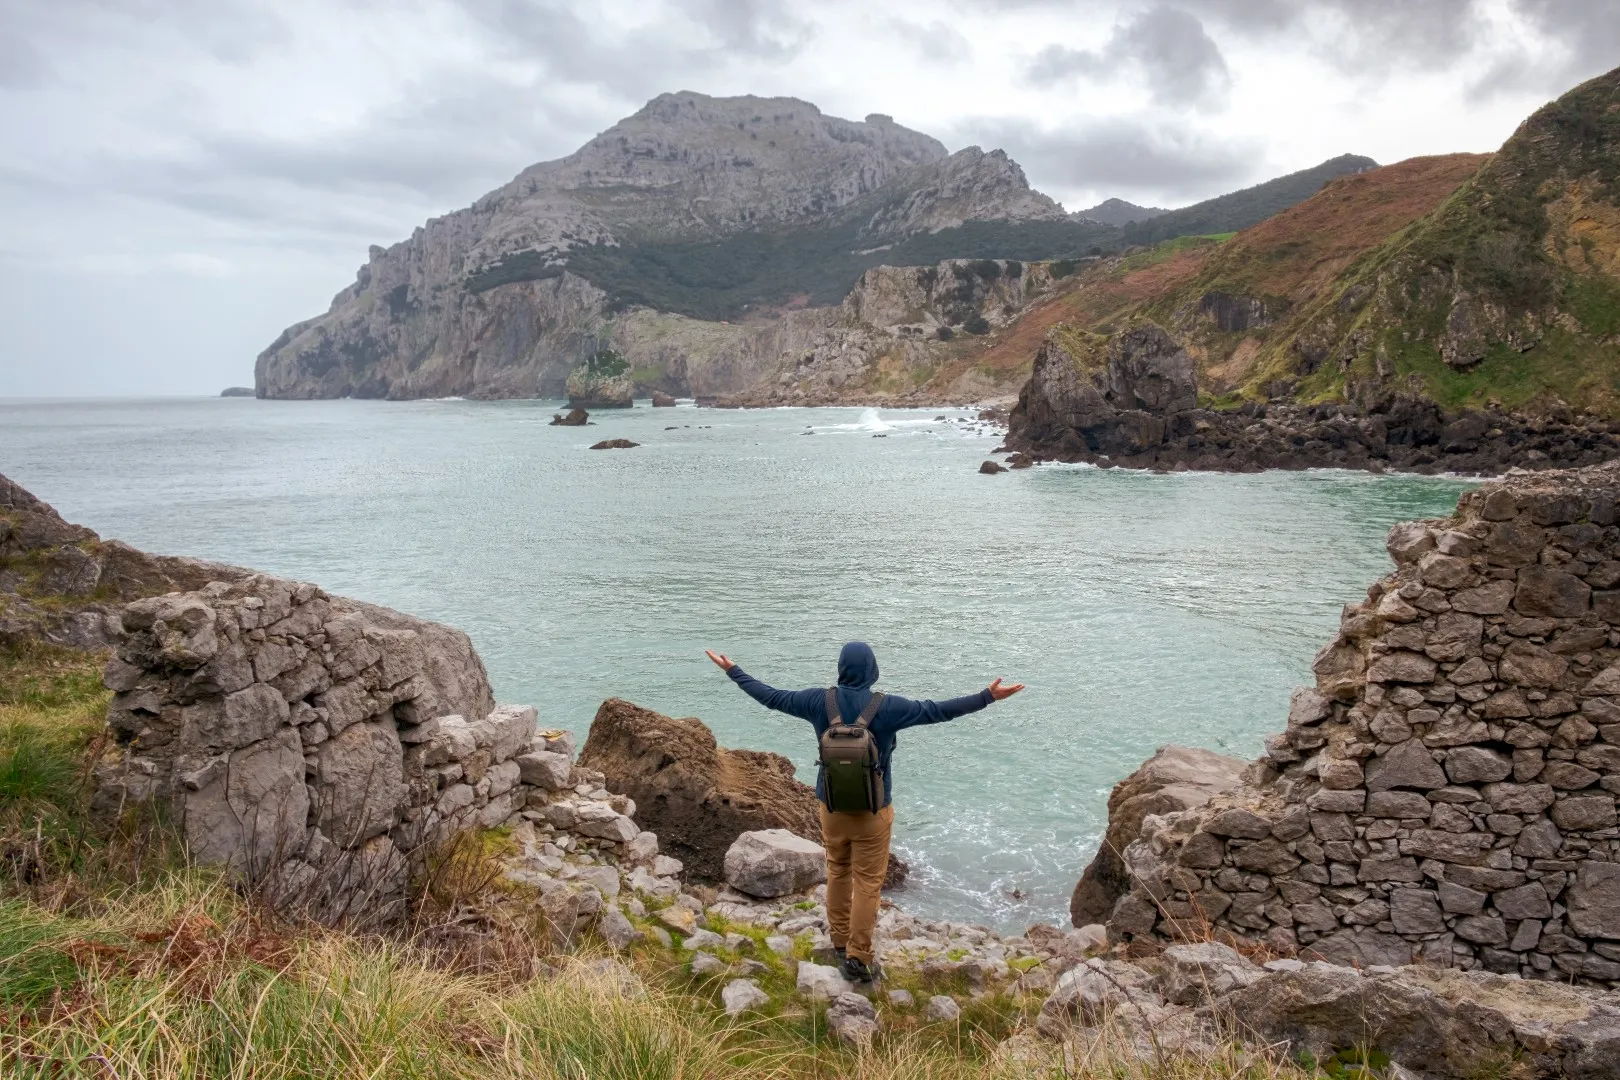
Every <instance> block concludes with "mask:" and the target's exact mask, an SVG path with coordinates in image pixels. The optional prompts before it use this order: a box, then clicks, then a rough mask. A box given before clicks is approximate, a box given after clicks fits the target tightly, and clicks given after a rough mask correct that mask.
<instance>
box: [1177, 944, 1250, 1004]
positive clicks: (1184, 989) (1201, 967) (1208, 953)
mask: <svg viewBox="0 0 1620 1080" xmlns="http://www.w3.org/2000/svg"><path fill="white" fill-rule="evenodd" d="M1161 959H1162V960H1163V963H1164V968H1163V971H1162V972H1161V973H1160V975H1159V982H1158V990H1159V994H1160V996H1162V997H1163V998H1164V999H1165V1000H1166V1001H1168V1002H1170V1003H1172V1004H1175V1005H1201V1004H1203V1003H1204V1002H1205V1001H1207V1000H1209V999H1210V998H1216V997H1222V996H1224V995H1226V994H1228V993H1231V992H1232V991H1233V990H1235V989H1237V988H1238V987H1241V986H1247V985H1249V983H1251V982H1253V981H1254V980H1256V979H1258V978H1259V977H1260V976H1261V975H1262V974H1264V973H1263V972H1262V971H1261V969H1260V968H1259V967H1258V966H1256V965H1255V964H1253V963H1251V962H1250V961H1249V960H1247V959H1246V958H1245V957H1244V956H1243V955H1242V954H1241V953H1239V952H1238V951H1237V950H1236V949H1233V948H1231V947H1230V946H1228V945H1220V944H1217V943H1215V942H1212V941H1207V942H1199V943H1197V944H1193V945H1172V946H1170V947H1169V948H1167V949H1165V950H1164V953H1163V954H1162V956H1161Z"/></svg>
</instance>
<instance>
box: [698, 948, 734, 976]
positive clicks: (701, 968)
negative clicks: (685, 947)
mask: <svg viewBox="0 0 1620 1080" xmlns="http://www.w3.org/2000/svg"><path fill="white" fill-rule="evenodd" d="M729 970H730V965H729V964H727V963H726V962H725V961H724V960H722V959H720V958H719V957H718V956H715V955H713V954H712V953H706V952H700V953H697V954H696V955H694V956H693V957H692V974H694V975H697V976H701V977H703V978H707V977H709V976H711V975H723V974H725V973H726V972H727V971H729Z"/></svg>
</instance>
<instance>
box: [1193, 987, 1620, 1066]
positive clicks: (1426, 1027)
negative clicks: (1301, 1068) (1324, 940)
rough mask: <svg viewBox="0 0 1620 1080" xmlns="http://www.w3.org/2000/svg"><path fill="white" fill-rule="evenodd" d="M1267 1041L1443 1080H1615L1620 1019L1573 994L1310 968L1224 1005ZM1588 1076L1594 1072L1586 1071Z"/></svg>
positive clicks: (1236, 995) (1321, 1056)
mask: <svg viewBox="0 0 1620 1080" xmlns="http://www.w3.org/2000/svg"><path fill="white" fill-rule="evenodd" d="M1222 1004H1223V1006H1224V1007H1225V1008H1227V1009H1228V1010H1230V1011H1231V1013H1232V1014H1233V1015H1236V1016H1241V1017H1243V1018H1244V1022H1245V1023H1246V1024H1247V1025H1248V1026H1249V1027H1250V1028H1251V1029H1252V1030H1253V1031H1254V1032H1255V1034H1256V1035H1257V1036H1259V1037H1261V1038H1265V1039H1268V1040H1272V1041H1275V1042H1279V1043H1286V1044H1287V1045H1288V1046H1289V1047H1290V1048H1291V1049H1292V1051H1293V1053H1294V1054H1295V1055H1296V1056H1301V1055H1304V1054H1310V1055H1313V1056H1314V1057H1316V1059H1317V1060H1325V1059H1326V1058H1327V1057H1328V1056H1329V1055H1331V1054H1332V1053H1333V1052H1334V1051H1335V1050H1336V1049H1339V1048H1342V1047H1346V1046H1368V1047H1371V1048H1373V1049H1376V1050H1378V1051H1381V1052H1382V1053H1384V1054H1386V1055H1388V1057H1389V1058H1390V1059H1391V1061H1392V1062H1393V1063H1395V1064H1394V1065H1392V1068H1393V1067H1395V1066H1398V1067H1400V1068H1401V1069H1403V1070H1410V1071H1411V1072H1412V1073H1413V1074H1416V1075H1422V1076H1430V1077H1435V1078H1437V1080H1464V1078H1465V1077H1472V1076H1477V1075H1480V1073H1481V1072H1482V1071H1484V1070H1487V1069H1489V1068H1490V1067H1492V1066H1491V1063H1493V1062H1499V1061H1505V1060H1512V1059H1524V1060H1531V1059H1536V1058H1537V1057H1538V1056H1540V1057H1539V1060H1541V1061H1543V1062H1545V1064H1544V1065H1540V1066H1538V1067H1537V1068H1538V1071H1546V1072H1549V1073H1554V1074H1561V1075H1592V1076H1600V1075H1611V1074H1612V1064H1604V1063H1603V1059H1604V1055H1606V1054H1612V1053H1613V1051H1614V1049H1615V1047H1616V1046H1617V1044H1620V1026H1617V1023H1620V1011H1617V1010H1615V1009H1614V1008H1613V1007H1612V1006H1609V1005H1607V1004H1603V1003H1601V1002H1599V1001H1597V1000H1595V999H1594V998H1592V997H1589V996H1587V995H1584V994H1582V993H1580V992H1579V991H1576V990H1573V989H1571V988H1568V987H1562V986H1557V985H1555V984H1551V983H1544V982H1530V981H1521V980H1517V979H1512V980H1510V979H1506V978H1503V977H1502V976H1499V975H1488V974H1486V973H1484V972H1468V973H1464V972H1458V971H1450V970H1445V969H1441V968H1432V967H1409V968H1400V969H1398V970H1394V971H1390V972H1387V973H1382V974H1374V975H1361V974H1358V973H1357V972H1356V971H1354V970H1351V969H1349V968H1341V967H1332V966H1328V965H1321V964H1306V965H1304V966H1302V967H1301V968H1299V969H1298V970H1294V971H1279V972H1275V973H1270V974H1267V975H1266V976H1265V978H1263V979H1260V980H1258V981H1256V982H1254V983H1253V984H1251V985H1249V986H1247V987H1245V988H1243V989H1242V990H1239V991H1237V992H1235V993H1233V994H1232V995H1230V996H1229V997H1228V998H1226V999H1225V1001H1224V1002H1223V1003H1222ZM1588 1070H1591V1071H1588Z"/></svg>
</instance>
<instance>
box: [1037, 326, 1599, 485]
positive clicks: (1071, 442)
mask: <svg viewBox="0 0 1620 1080" xmlns="http://www.w3.org/2000/svg"><path fill="white" fill-rule="evenodd" d="M1227 299H1230V298H1227ZM1221 311H1222V308H1221V307H1220V305H1216V306H1215V307H1214V308H1213V313H1214V315H1216V316H1219V315H1220V313H1221ZM1227 315H1229V316H1231V317H1234V318H1235V317H1237V312H1236V311H1235V310H1234V311H1228V312H1227ZM1193 375H1194V372H1193V365H1192V363H1191V360H1190V359H1189V358H1188V355H1187V353H1186V351H1185V350H1182V349H1180V348H1179V346H1178V345H1177V344H1176V342H1175V340H1174V339H1173V338H1171V337H1170V336H1169V335H1168V334H1166V333H1165V332H1164V331H1163V330H1161V329H1159V328H1158V327H1156V326H1152V325H1148V326H1142V327H1138V328H1136V329H1133V330H1130V331H1126V332H1124V333H1121V334H1117V335H1114V336H1113V337H1111V338H1107V339H1102V338H1099V337H1098V336H1097V335H1089V334H1083V333H1080V332H1076V331H1063V332H1060V333H1057V334H1054V335H1052V336H1050V337H1049V338H1048V339H1047V340H1046V342H1045V343H1044V344H1043V345H1042V346H1041V349H1040V352H1039V353H1037V355H1036V357H1035V364H1034V369H1033V371H1032V373H1031V375H1030V379H1029V381H1028V382H1027V383H1026V384H1025V385H1024V387H1023V389H1022V391H1020V393H1019V397H1018V405H1017V406H1016V407H1015V408H1014V409H1013V412H1012V416H1011V418H1010V420H1009V425H1008V435H1007V448H1008V449H1010V450H1014V451H1017V452H1019V453H1022V454H1027V455H1029V456H1031V457H1033V458H1035V459H1037V460H1058V461H1087V462H1092V463H1095V464H1099V465H1104V466H1110V467H1111V466H1122V467H1126V468H1146V469H1160V470H1165V469H1175V470H1180V469H1193V470H1207V471H1216V472H1256V471H1259V470H1261V469H1308V468H1352V469H1372V470H1375V471H1382V470H1385V469H1390V470H1401V471H1411V472H1421V473H1438V472H1456V473H1467V474H1487V475H1496V474H1499V473H1501V472H1503V471H1505V470H1507V469H1508V468H1528V469H1548V468H1568V467H1578V466H1583V465H1593V464H1597V463H1599V462H1602V461H1607V460H1608V459H1610V458H1612V457H1614V456H1616V455H1620V424H1614V423H1609V422H1607V421H1602V420H1599V419H1596V418H1593V417H1582V418H1576V417H1574V416H1573V415H1571V414H1570V413H1569V411H1568V410H1556V409H1555V410H1552V411H1550V412H1549V413H1548V414H1547V415H1545V416H1517V415H1512V414H1508V413H1503V412H1499V411H1480V410H1474V409H1463V410H1459V411H1456V412H1449V411H1446V410H1444V409H1441V408H1440V407H1439V406H1437V405H1435V404H1434V403H1433V402H1431V401H1425V400H1422V399H1420V398H1414V397H1400V396H1393V397H1387V398H1380V399H1377V400H1373V401H1370V402H1367V403H1364V404H1360V405H1357V404H1351V403H1342V404H1324V405H1315V406H1295V405H1287V404H1270V405H1262V404H1258V403H1255V402H1249V403H1247V404H1245V405H1243V406H1241V407H1240V408H1238V409H1236V410H1233V411H1217V410H1213V409H1200V408H1195V407H1194V406H1195V404H1196V387H1195V386H1194V385H1193V383H1192V379H1193Z"/></svg>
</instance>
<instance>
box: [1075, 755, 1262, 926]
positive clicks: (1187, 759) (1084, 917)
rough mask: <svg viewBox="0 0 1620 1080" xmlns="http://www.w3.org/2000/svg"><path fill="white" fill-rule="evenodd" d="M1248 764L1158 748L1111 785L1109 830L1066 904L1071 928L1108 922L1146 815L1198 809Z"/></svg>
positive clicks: (1126, 882)
mask: <svg viewBox="0 0 1620 1080" xmlns="http://www.w3.org/2000/svg"><path fill="white" fill-rule="evenodd" d="M1247 764H1248V763H1247V762H1245V761H1241V760H1239V759H1238V758H1234V757H1228V756H1226V755H1225V754H1217V753H1215V752H1214V751H1212V750H1199V749H1194V748H1192V747H1186V746H1162V747H1160V748H1159V751H1158V753H1156V754H1154V755H1153V756H1152V757H1151V758H1149V759H1148V760H1147V761H1146V762H1144V763H1143V764H1142V766H1141V768H1139V769H1137V770H1136V771H1135V772H1133V773H1131V775H1129V776H1127V777H1126V778H1125V779H1123V780H1121V781H1120V782H1119V783H1117V784H1115V785H1114V790H1113V792H1111V793H1110V794H1109V796H1108V831H1107V832H1106V833H1105V834H1104V835H1103V842H1102V844H1101V845H1100V846H1099V847H1098V848H1097V854H1096V855H1095V856H1094V857H1093V858H1092V860H1091V863H1090V864H1089V865H1088V866H1087V867H1086V869H1085V872H1084V873H1083V874H1081V876H1080V882H1079V884H1077V885H1076V886H1075V887H1074V895H1073V896H1072V897H1071V898H1070V900H1069V918H1070V921H1072V922H1073V924H1074V925H1075V926H1089V925H1091V924H1093V923H1100V922H1102V921H1104V920H1105V919H1107V918H1108V915H1109V913H1110V912H1112V911H1113V910H1114V904H1115V902H1116V901H1118V900H1119V898H1120V897H1121V896H1123V895H1124V894H1125V892H1126V891H1127V890H1128V889H1129V887H1130V878H1129V877H1128V876H1127V874H1126V873H1125V861H1124V859H1123V855H1124V852H1125V849H1126V848H1127V847H1128V846H1129V845H1130V843H1131V841H1133V840H1135V839H1136V837H1137V835H1138V834H1139V833H1140V832H1141V829H1142V821H1143V819H1144V818H1146V817H1147V816H1148V815H1149V814H1167V813H1171V812H1173V811H1176V810H1191V809H1193V808H1194V807H1198V806H1202V805H1204V804H1205V803H1206V802H1208V801H1209V800H1210V798H1211V797H1212V796H1215V795H1218V794H1220V793H1221V792H1223V791H1226V790H1229V789H1230V788H1233V787H1236V786H1237V784H1238V781H1239V779H1240V775H1241V773H1242V772H1243V769H1244V767H1245V766H1246V765H1247Z"/></svg>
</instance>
